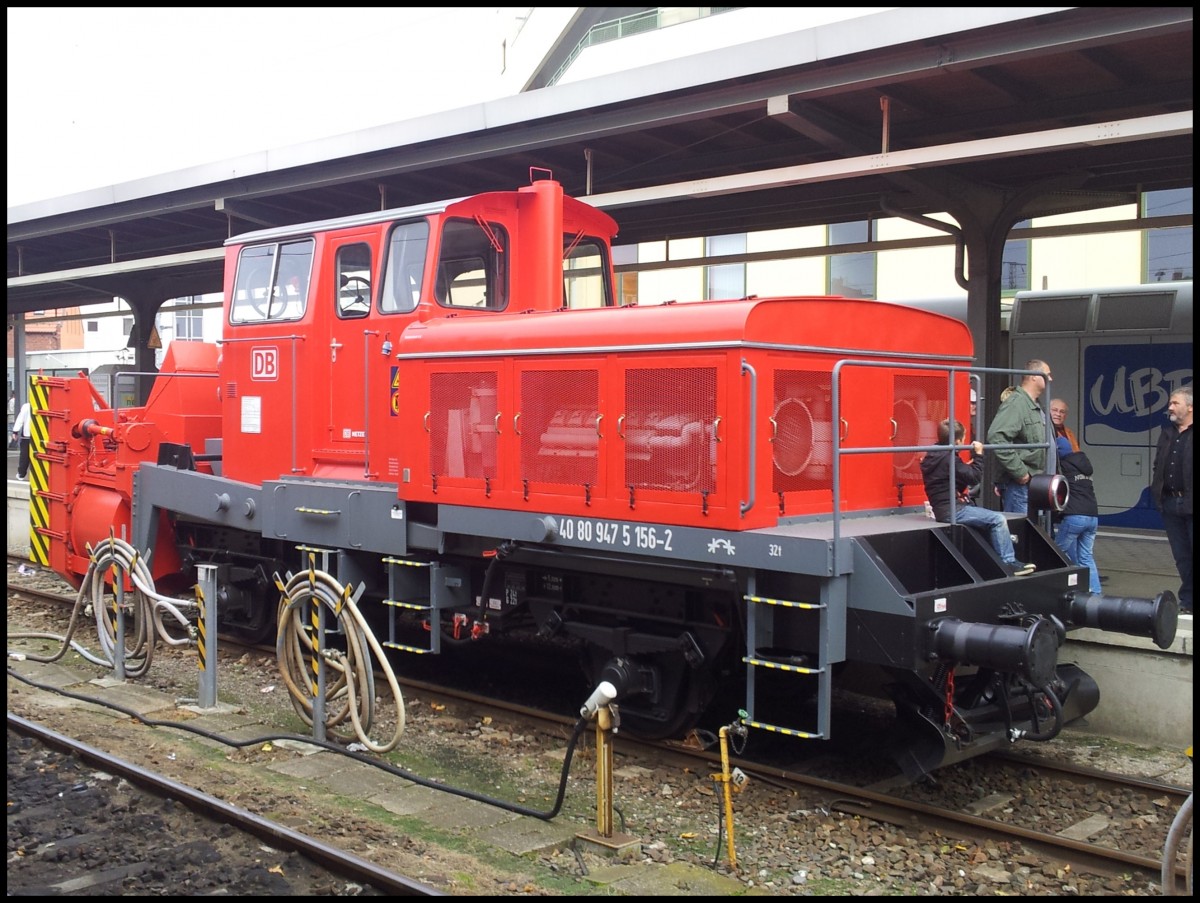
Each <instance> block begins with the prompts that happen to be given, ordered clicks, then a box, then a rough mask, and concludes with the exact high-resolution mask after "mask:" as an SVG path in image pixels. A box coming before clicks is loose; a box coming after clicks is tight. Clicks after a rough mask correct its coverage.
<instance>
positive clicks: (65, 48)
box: [7, 7, 517, 207]
mask: <svg viewBox="0 0 1200 903" xmlns="http://www.w3.org/2000/svg"><path fill="white" fill-rule="evenodd" d="M516 10H517V8H514V7H505V8H477V7H476V8H472V7H451V8H448V9H435V8H432V7H417V8H414V9H392V8H384V9H379V10H376V9H367V8H365V7H325V8H321V9H301V8H299V7H283V8H281V9H279V10H272V9H265V8H258V7H254V8H246V9H237V8H228V7H221V8H216V7H209V8H196V7H192V8H179V9H163V8H154V9H147V10H140V9H137V10H135V9H129V8H119V7H118V8H112V7H108V8H105V7H101V8H97V9H84V8H80V7H74V8H46V9H41V8H27V7H18V8H14V7H8V202H7V206H9V207H13V206H17V205H19V204H25V203H29V202H31V201H38V200H45V199H48V198H53V197H59V196H61V195H66V194H72V193H74V192H77V191H83V190H86V189H89V188H98V187H103V186H106V185H111V184H114V183H119V182H127V181H132V180H134V179H139V178H144V177H147V176H152V175H157V174H159V173H164V172H170V171H173V170H177V169H183V168H185V167H189V166H195V165H198V164H203V163H210V162H214V161H217V160H224V159H227V158H229V157H235V156H238V155H240V154H244V153H251V152H255V151H260V150H264V149H267V148H276V147H283V146H287V145H290V144H297V143H301V142H304V141H309V140H313V139H316V138H324V137H328V136H330V135H337V134H342V133H344V132H350V131H355V130H357V129H361V128H367V127H370V126H375V125H380V124H383V123H387V122H396V121H400V120H404V119H411V118H413V117H416V116H424V115H427V114H429V113H435V112H439V111H442V110H451V109H455V108H457V107H462V106H466V105H469V104H472V103H477V102H479V101H483V100H490V99H493V98H495V97H498V96H501V94H502V93H503V89H502V87H501V81H500V71H501V65H502V60H501V54H502V48H501V42H502V39H503V38H504V37H505V35H506V34H511V33H512V31H513V30H515V22H516Z"/></svg>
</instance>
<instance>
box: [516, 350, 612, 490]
mask: <svg viewBox="0 0 1200 903" xmlns="http://www.w3.org/2000/svg"><path fill="white" fill-rule="evenodd" d="M599 393H600V375H599V373H598V372H597V371H596V370H529V371H526V372H524V373H522V374H521V403H520V410H521V416H520V419H519V421H518V425H517V430H518V431H519V432H520V438H521V479H523V480H529V481H530V482H537V483H556V484H565V485H572V486H582V485H584V484H587V485H595V483H596V480H597V477H598V475H599V472H600V466H599V457H600V433H601V432H602V430H601V428H600V424H601V423H602V421H600V420H599V416H600V415H599V407H600V398H599Z"/></svg>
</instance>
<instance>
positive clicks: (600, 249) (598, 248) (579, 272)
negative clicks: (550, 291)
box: [563, 235, 613, 310]
mask: <svg viewBox="0 0 1200 903" xmlns="http://www.w3.org/2000/svg"><path fill="white" fill-rule="evenodd" d="M607 276H608V266H607V261H606V259H605V256H604V245H603V244H602V243H601V242H600V241H598V240H597V239H595V238H583V237H578V236H572V235H567V236H565V240H564V243H563V307H564V308H567V309H569V310H578V309H580V308H585V307H611V306H612V303H613V301H612V296H611V292H610V291H609V286H608V278H607Z"/></svg>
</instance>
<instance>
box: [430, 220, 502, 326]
mask: <svg viewBox="0 0 1200 903" xmlns="http://www.w3.org/2000/svg"><path fill="white" fill-rule="evenodd" d="M508 258H509V253H508V231H507V230H506V229H505V228H504V227H503V226H501V225H500V224H499V223H489V222H485V221H483V220H482V219H479V220H465V219H452V220H447V222H446V224H445V227H444V228H443V230H442V245H441V251H440V253H439V254H438V268H437V278H436V280H435V282H434V294H435V295H436V296H437V302H438V304H441V305H443V306H444V307H470V308H475V309H477V310H503V309H504V308H505V307H507V306H508Z"/></svg>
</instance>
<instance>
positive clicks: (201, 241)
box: [8, 7, 1193, 312]
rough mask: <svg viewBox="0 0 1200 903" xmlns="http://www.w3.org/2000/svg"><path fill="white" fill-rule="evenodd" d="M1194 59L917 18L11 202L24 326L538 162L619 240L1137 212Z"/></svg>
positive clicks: (1188, 18)
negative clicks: (948, 203)
mask: <svg viewBox="0 0 1200 903" xmlns="http://www.w3.org/2000/svg"><path fill="white" fill-rule="evenodd" d="M587 9H588V10H589V13H588V15H587V16H584V17H583V18H581V19H580V20H578V21H577V22H576V24H575V26H574V28H573V30H572V31H571V33H568V34H565V35H564V36H563V41H562V48H568V47H571V46H574V43H575V42H576V41H577V40H578V38H579V37H580V34H581V33H582V30H583V29H586V27H587V26H588V25H589V24H591V23H592V22H593V21H594V20H595V19H596V17H598V16H600V15H603V13H604V10H603V8H587ZM589 17H590V18H589ZM1192 47H1193V38H1192V9H1191V8H1190V7H1144V8H1134V7H1100V8H1078V7H1037V8H951V9H941V8H939V9H932V8H904V9H900V8H897V9H892V10H888V11H886V12H881V13H876V14H873V15H869V16H865V17H862V18H858V19H852V20H849V21H845V22H837V23H831V24H828V25H822V26H819V27H816V28H811V29H807V30H803V31H797V32H790V33H786V34H780V35H777V36H774V37H771V38H766V39H762V40H759V41H756V42H753V43H751V44H741V45H737V46H733V47H728V48H725V49H721V50H713V51H708V52H705V53H701V54H697V55H695V56H691V57H685V58H683V59H678V60H671V61H667V62H660V63H649V64H647V65H644V66H636V65H633V66H632V67H631V68H628V69H626V70H624V71H622V72H618V73H615V74H611V75H605V76H601V77H597V78H591V79H587V80H582V81H577V82H570V83H565V84H558V85H554V86H551V87H544V88H536V89H534V90H530V91H526V92H525V93H522V94H518V95H515V96H512V97H506V98H502V99H499V100H494V101H489V102H486V103H480V104H477V105H473V106H469V107H464V108H461V109H456V110H450V111H447V112H444V113H439V114H436V115H431V116H425V117H422V118H419V119H413V120H408V121H404V122H397V123H393V124H389V125H385V126H380V127H377V128H373V129H367V130H363V131H360V132H355V133H353V134H347V135H342V136H339V137H335V138H331V139H326V140H323V141H317V142H311V143H307V144H303V145H297V146H292V147H284V148H279V149H271V150H266V151H263V152H262V153H259V154H251V155H247V156H244V157H239V158H237V159H233V160H222V161H217V162H213V163H211V164H208V165H204V166H199V167H194V168H191V169H187V170H181V171H178V172H173V173H169V174H165V175H159V176H152V177H148V178H144V179H140V180H137V181H134V182H128V183H123V184H119V185H113V186H108V187H105V188H103V189H98V190H95V191H88V192H83V193H80V194H75V195H70V196H66V197H61V198H55V199H52V200H47V201H43V202H38V203H32V204H27V205H24V206H20V207H10V208H8V305H9V311H10V312H19V311H30V310H36V309H41V308H45V307H61V306H66V305H77V304H89V303H95V302H100V301H107V300H109V299H110V298H111V297H112V296H113V295H127V294H128V293H131V292H132V293H141V294H143V295H144V294H147V293H151V294H155V295H156V296H158V297H161V298H171V297H179V296H185V295H195V294H203V293H207V292H214V291H219V290H220V288H221V269H222V253H221V247H222V244H223V242H224V241H225V240H226V239H227V238H228V237H230V236H231V235H235V234H238V233H241V232H246V231H251V230H254V229H260V228H263V227H264V226H275V225H285V224H292V223H299V222H307V221H312V220H320V219H327V218H331V217H337V216H342V215H350V214H358V213H364V212H368V211H372V210H380V209H386V208H391V207H402V206H407V205H410V204H417V203H423V202H428V201H434V200H438V199H445V198H456V197H461V196H464V195H468V194H474V193H477V192H481V191H492V190H500V189H511V188H515V187H518V186H520V185H524V184H527V183H528V181H529V179H530V172H531V170H532V169H534V168H537V169H544V170H548V171H549V172H550V173H552V174H553V176H554V178H556V179H558V180H559V181H561V182H562V183H563V185H564V188H565V190H566V191H567V192H568V193H570V194H574V195H577V196H584V195H588V196H589V199H590V200H591V201H592V202H593V203H596V204H597V205H598V206H601V207H604V208H605V209H607V210H608V212H610V213H611V214H612V215H613V216H614V217H616V219H617V221H618V222H619V223H620V224H621V232H620V235H619V236H618V243H629V242H637V241H645V240H655V239H662V238H667V237H671V238H678V237H685V236H699V235H719V234H726V233H737V232H745V231H751V230H758V229H771V228H780V227H785V226H799V225H811V224H818V223H827V222H845V221H853V220H861V219H866V218H870V217H876V216H882V215H887V214H886V213H885V210H888V211H901V212H904V213H910V214H929V213H934V212H938V211H940V210H943V209H945V198H946V197H947V196H959V197H961V196H962V192H963V190H964V187H968V186H977V187H979V188H981V189H983V190H986V191H988V192H991V193H992V196H993V197H1000V198H1010V199H1014V201H1015V206H1014V209H1015V210H1017V211H1018V212H1019V213H1020V217H1018V218H1025V217H1028V216H1036V215H1045V214H1049V213H1055V212H1067V211H1072V210H1081V209H1088V208H1095V207H1103V206H1110V205H1115V204H1118V203H1130V202H1133V201H1135V200H1136V199H1137V198H1138V196H1139V193H1140V192H1142V191H1147V190H1155V189H1166V188H1179V187H1188V186H1190V185H1191V184H1192V105H1193V99H1192V71H1193V61H1192ZM560 55H561V53H560ZM1187 222H1189V223H1190V216H1188V217H1187Z"/></svg>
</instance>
